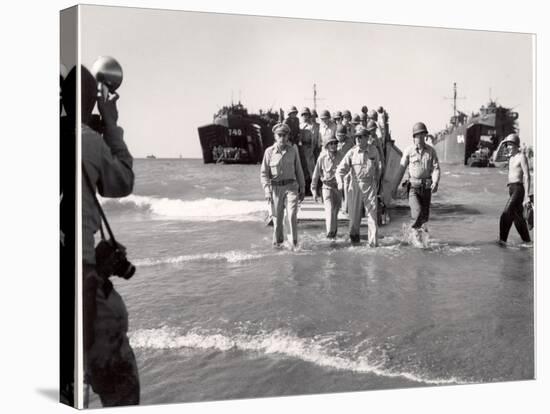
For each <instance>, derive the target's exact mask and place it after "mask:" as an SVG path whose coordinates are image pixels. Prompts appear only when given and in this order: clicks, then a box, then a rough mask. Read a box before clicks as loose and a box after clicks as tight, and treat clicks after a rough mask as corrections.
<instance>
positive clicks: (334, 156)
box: [311, 151, 343, 193]
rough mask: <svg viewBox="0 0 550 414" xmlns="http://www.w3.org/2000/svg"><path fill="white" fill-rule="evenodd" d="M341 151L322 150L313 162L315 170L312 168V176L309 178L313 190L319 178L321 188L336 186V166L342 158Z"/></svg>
mask: <svg viewBox="0 0 550 414" xmlns="http://www.w3.org/2000/svg"><path fill="white" fill-rule="evenodd" d="M342 157H343V155H342V153H340V151H336V153H330V152H329V151H323V152H322V153H321V154H320V155H319V158H318V159H317V163H316V164H315V170H313V177H312V179H311V188H312V193H313V192H314V191H313V190H315V189H317V181H319V178H320V179H321V181H322V182H323V188H327V189H330V188H336V187H337V182H336V168H338V164H339V163H340V161H341V160H342Z"/></svg>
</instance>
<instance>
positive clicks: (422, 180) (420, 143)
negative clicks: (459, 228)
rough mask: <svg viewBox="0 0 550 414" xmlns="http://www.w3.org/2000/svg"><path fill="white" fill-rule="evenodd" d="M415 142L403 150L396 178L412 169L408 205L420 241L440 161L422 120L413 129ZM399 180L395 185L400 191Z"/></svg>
mask: <svg viewBox="0 0 550 414" xmlns="http://www.w3.org/2000/svg"><path fill="white" fill-rule="evenodd" d="M412 135H413V145H411V146H409V147H407V148H406V149H405V151H404V152H403V157H402V158H401V164H400V166H399V172H398V174H397V177H399V179H400V178H401V177H402V176H403V173H404V172H405V170H407V169H408V172H409V186H410V190H409V206H410V208H411V218H412V221H411V228H412V231H413V237H414V238H415V239H416V240H417V241H419V240H420V231H421V230H424V231H427V228H426V223H427V222H428V219H429V217H430V203H431V199H432V194H434V193H436V192H437V189H438V186H439V178H440V175H441V173H440V168H439V160H438V158H437V153H436V152H435V149H434V148H433V147H431V146H429V145H427V144H426V142H425V139H426V135H428V129H427V128H426V124H424V123H423V122H417V123H416V124H414V125H413V128H412ZM398 185H399V182H395V183H394V185H393V188H394V191H396V190H397V186H398Z"/></svg>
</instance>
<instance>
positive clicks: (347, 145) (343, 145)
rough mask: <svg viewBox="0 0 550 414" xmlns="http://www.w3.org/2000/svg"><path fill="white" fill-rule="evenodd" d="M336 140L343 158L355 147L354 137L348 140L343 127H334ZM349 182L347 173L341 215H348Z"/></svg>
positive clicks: (345, 129) (349, 178)
mask: <svg viewBox="0 0 550 414" xmlns="http://www.w3.org/2000/svg"><path fill="white" fill-rule="evenodd" d="M336 139H337V141H338V147H337V150H338V152H339V153H340V155H341V156H342V157H343V156H344V155H346V154H347V153H348V152H349V151H350V150H351V149H352V148H353V147H354V146H355V137H353V138H350V137H349V134H348V131H347V128H346V127H345V126H344V125H338V126H337V127H336ZM350 180H351V173H348V174H347V175H346V176H345V177H344V187H343V191H342V203H341V208H342V212H343V213H346V214H347V213H348V205H347V200H348V198H349V194H348V193H349V183H350Z"/></svg>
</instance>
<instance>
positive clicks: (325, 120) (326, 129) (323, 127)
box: [319, 109, 336, 142]
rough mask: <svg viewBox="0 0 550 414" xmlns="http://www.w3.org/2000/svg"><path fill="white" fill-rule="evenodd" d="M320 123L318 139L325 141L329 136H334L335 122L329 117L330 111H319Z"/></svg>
mask: <svg viewBox="0 0 550 414" xmlns="http://www.w3.org/2000/svg"><path fill="white" fill-rule="evenodd" d="M319 118H320V120H321V124H320V125H319V139H320V140H321V142H326V141H327V140H328V139H329V138H330V137H333V136H336V124H335V123H334V122H332V120H331V119H330V112H329V111H328V110H327V109H324V110H322V111H321V113H320V116H319Z"/></svg>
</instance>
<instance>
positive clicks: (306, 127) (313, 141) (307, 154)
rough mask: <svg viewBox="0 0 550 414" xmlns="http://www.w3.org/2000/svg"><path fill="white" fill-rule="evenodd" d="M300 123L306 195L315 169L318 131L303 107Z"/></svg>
mask: <svg viewBox="0 0 550 414" xmlns="http://www.w3.org/2000/svg"><path fill="white" fill-rule="evenodd" d="M300 116H301V117H302V122H301V123H300V142H301V144H302V145H301V148H299V150H301V154H300V155H301V158H300V161H301V162H302V167H303V169H304V177H305V180H306V195H307V192H308V191H309V188H310V184H311V177H312V175H313V169H314V168H315V148H317V147H318V145H319V144H318V141H319V131H318V129H317V128H316V126H315V124H314V123H313V120H312V118H311V111H310V110H309V108H307V107H305V108H303V109H302V110H301V111H300Z"/></svg>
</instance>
